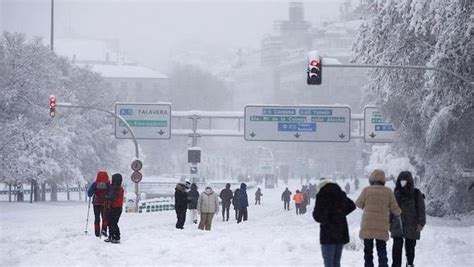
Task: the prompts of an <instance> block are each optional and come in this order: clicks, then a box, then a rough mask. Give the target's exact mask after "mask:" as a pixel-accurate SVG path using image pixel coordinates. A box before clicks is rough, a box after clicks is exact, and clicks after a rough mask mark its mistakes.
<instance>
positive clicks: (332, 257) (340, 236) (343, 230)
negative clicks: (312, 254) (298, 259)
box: [313, 179, 356, 267]
mask: <svg viewBox="0 0 474 267" xmlns="http://www.w3.org/2000/svg"><path fill="white" fill-rule="evenodd" d="M355 208H356V206H355V204H354V202H353V201H352V200H350V199H349V198H348V197H347V196H346V193H344V192H343V191H342V190H341V188H340V187H339V185H337V184H336V183H330V182H329V181H327V180H325V179H324V180H323V181H321V183H320V189H319V192H318V194H317V195H316V205H315V206H314V211H313V218H314V220H315V221H317V222H319V223H320V232H319V241H320V243H321V252H322V254H323V259H324V266H326V267H333V266H334V267H338V266H341V256H342V247H343V246H344V244H347V243H349V228H348V226H347V219H346V216H347V215H348V214H349V213H351V212H352V211H353V210H355Z"/></svg>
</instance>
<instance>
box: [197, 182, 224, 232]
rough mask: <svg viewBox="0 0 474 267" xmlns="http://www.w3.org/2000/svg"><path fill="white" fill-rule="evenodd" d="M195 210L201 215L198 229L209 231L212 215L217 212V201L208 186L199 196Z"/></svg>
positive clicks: (215, 195)
mask: <svg viewBox="0 0 474 267" xmlns="http://www.w3.org/2000/svg"><path fill="white" fill-rule="evenodd" d="M197 209H198V212H199V214H200V215H201V221H200V222H199V226H198V228H199V229H201V230H204V229H205V230H208V231H210V230H211V224H212V219H213V218H214V214H217V213H218V212H219V199H218V198H217V194H216V193H214V191H213V190H212V188H211V187H210V186H206V190H204V192H202V193H201V195H200V196H199V199H198V204H197Z"/></svg>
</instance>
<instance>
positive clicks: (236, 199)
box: [232, 188, 240, 220]
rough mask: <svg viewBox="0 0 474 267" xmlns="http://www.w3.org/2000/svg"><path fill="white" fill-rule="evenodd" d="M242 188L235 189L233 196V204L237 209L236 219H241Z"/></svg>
mask: <svg viewBox="0 0 474 267" xmlns="http://www.w3.org/2000/svg"><path fill="white" fill-rule="evenodd" d="M239 195H240V188H237V189H235V191H234V197H233V198H232V205H233V206H234V210H235V220H238V219H239V210H240V205H239V202H240V197H239Z"/></svg>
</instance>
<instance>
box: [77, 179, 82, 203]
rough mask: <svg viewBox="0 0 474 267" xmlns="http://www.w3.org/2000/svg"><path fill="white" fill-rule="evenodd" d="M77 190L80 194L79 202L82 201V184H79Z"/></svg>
mask: <svg viewBox="0 0 474 267" xmlns="http://www.w3.org/2000/svg"><path fill="white" fill-rule="evenodd" d="M77 188H78V192H79V200H82V190H81V183H79V182H78V183H77Z"/></svg>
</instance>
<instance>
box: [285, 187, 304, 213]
mask: <svg viewBox="0 0 474 267" xmlns="http://www.w3.org/2000/svg"><path fill="white" fill-rule="evenodd" d="M292 194H293V193H292V192H291V191H290V190H289V189H288V187H287V188H285V191H283V193H282V194H281V201H283V209H285V210H290V200H291V195H292ZM293 201H294V202H295V210H296V215H302V214H305V213H306V210H307V206H308V205H310V204H311V192H310V188H309V187H307V186H303V187H302V188H301V191H300V190H298V189H297V190H296V193H295V194H294V195H293Z"/></svg>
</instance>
